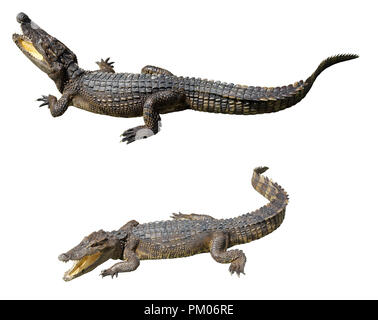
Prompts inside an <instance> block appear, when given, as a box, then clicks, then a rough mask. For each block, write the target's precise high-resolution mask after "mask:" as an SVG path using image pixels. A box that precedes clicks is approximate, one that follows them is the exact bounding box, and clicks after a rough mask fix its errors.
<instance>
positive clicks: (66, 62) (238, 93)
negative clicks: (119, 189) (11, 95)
mask: <svg viewBox="0 0 378 320" xmlns="http://www.w3.org/2000/svg"><path fill="white" fill-rule="evenodd" d="M17 21H18V22H19V23H20V24H21V28H22V31H23V35H17V34H14V35H13V40H14V42H15V43H16V44H17V46H18V47H19V48H20V50H21V51H22V52H23V53H24V54H25V55H26V56H27V57H28V58H29V59H30V60H31V61H32V62H33V63H34V64H36V65H37V66H38V67H39V68H40V69H41V70H43V71H44V72H45V73H47V74H48V75H49V77H50V78H51V79H53V80H54V82H55V84H56V86H57V87H58V89H59V90H60V92H61V93H62V96H61V98H60V99H57V98H56V97H54V96H52V95H49V96H42V98H40V99H38V100H39V101H41V102H42V104H41V106H42V105H48V107H49V109H50V112H51V114H52V116H53V117H58V116H61V115H62V114H63V113H64V112H65V111H66V110H67V108H68V107H69V106H75V107H78V108H81V109H84V110H87V111H91V112H94V113H99V114H104V115H109V116H115V117H125V118H128V117H143V119H144V125H141V126H138V127H135V128H131V129H129V130H126V131H125V132H124V133H123V134H122V135H121V136H122V141H124V142H127V143H130V142H133V141H135V140H138V139H142V138H147V137H149V136H152V135H154V134H156V133H157V132H158V131H159V127H160V114H164V113H169V112H175V111H182V110H186V109H192V110H197V111H205V112H213V113H226V114H244V115H250V114H259V113H269V112H276V111H280V110H283V109H286V108H289V107H291V106H293V105H295V104H296V103H298V102H299V101H301V100H302V99H303V98H304V97H305V96H306V94H307V92H308V91H309V90H310V88H311V86H312V85H313V83H314V81H315V79H316V78H317V76H318V75H319V74H320V73H321V72H322V71H323V70H324V69H326V68H327V67H329V66H331V65H333V64H335V63H338V62H342V61H346V60H351V59H355V58H357V57H358V56H357V55H354V54H342V55H337V56H333V57H330V58H328V59H326V60H324V61H323V62H322V63H321V64H320V65H319V67H318V68H317V69H316V71H315V72H314V73H313V74H312V75H311V76H310V77H309V78H308V79H307V80H306V81H299V82H296V83H294V84H292V85H288V86H283V87H276V88H267V87H253V86H243V85H235V84H228V83H224V82H219V81H209V80H206V79H200V78H189V77H178V76H175V75H173V74H172V73H171V72H169V71H167V70H165V69H162V68H158V67H154V66H146V67H144V68H143V69H142V71H141V73H140V74H132V73H115V72H114V69H113V65H112V64H113V63H112V62H109V59H107V60H101V61H100V62H97V64H98V65H99V67H100V70H99V71H85V70H83V69H81V68H80V67H79V66H78V62H77V58H76V56H75V54H74V53H73V52H72V51H71V50H69V49H68V48H67V47H66V46H65V45H64V44H63V43H61V42H60V41H59V40H57V39H55V38H54V37H52V36H50V35H49V34H47V33H46V32H45V31H44V30H42V29H41V28H39V27H38V26H37V25H36V24H35V23H34V22H33V21H31V20H30V19H29V17H28V16H27V15H26V14H24V13H20V14H18V16H17ZM22 41H24V42H22ZM25 41H27V42H28V43H30V45H28V46H26V47H25V46H24V45H23V43H25ZM30 48H32V50H36V51H37V52H38V53H39V56H38V54H37V56H38V57H39V58H37V57H35V54H34V55H33V54H31V53H30Z"/></svg>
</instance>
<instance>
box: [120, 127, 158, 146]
mask: <svg viewBox="0 0 378 320" xmlns="http://www.w3.org/2000/svg"><path fill="white" fill-rule="evenodd" d="M153 135H154V132H153V131H152V130H151V129H149V128H147V127H146V126H138V127H135V128H131V129H129V130H126V131H125V132H124V133H122V134H121V137H122V140H121V142H127V144H129V143H131V142H134V141H135V140H140V139H145V138H148V137H151V136H153Z"/></svg>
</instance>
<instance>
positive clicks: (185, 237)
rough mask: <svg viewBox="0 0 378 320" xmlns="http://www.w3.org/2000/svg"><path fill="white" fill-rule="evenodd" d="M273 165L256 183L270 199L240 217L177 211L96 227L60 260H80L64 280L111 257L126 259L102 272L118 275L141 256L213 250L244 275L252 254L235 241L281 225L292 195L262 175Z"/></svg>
mask: <svg viewBox="0 0 378 320" xmlns="http://www.w3.org/2000/svg"><path fill="white" fill-rule="evenodd" d="M267 169H268V168H267V167H258V168H256V169H254V171H253V175H252V180H251V182H252V186H253V187H254V188H255V189H256V191H258V192H259V193H260V194H261V195H263V196H264V197H265V198H267V199H268V200H269V203H268V204H266V205H265V206H263V207H261V208H260V209H258V210H255V211H253V212H250V213H246V214H243V215H241V216H238V217H236V218H229V219H215V218H213V217H211V216H209V215H204V214H194V213H192V214H183V213H174V214H173V215H172V218H173V220H166V221H157V222H152V223H145V224H139V223H138V222H137V221H135V220H131V221H129V222H128V223H126V224H125V225H124V226H123V227H121V228H120V229H119V230H115V231H111V232H107V231H103V230H99V231H95V232H92V233H91V234H89V235H88V236H86V237H84V239H83V240H82V241H81V242H80V243H79V244H78V245H77V246H75V247H74V248H72V249H71V250H69V251H67V252H66V253H63V254H61V255H60V256H59V257H58V259H59V260H60V261H63V262H68V261H73V262H74V264H73V266H72V268H71V269H69V270H68V271H67V272H66V273H65V274H64V277H63V279H64V280H65V281H70V280H72V279H75V278H77V277H79V276H82V275H83V274H85V273H88V272H89V271H92V270H93V269H95V268H96V267H97V266H99V265H101V264H102V263H104V262H105V261H107V260H109V259H114V260H123V261H122V262H118V263H116V264H114V265H113V266H112V267H110V268H109V269H105V270H103V271H102V272H101V274H100V275H101V276H102V277H105V276H111V277H112V278H113V277H114V276H116V277H118V273H120V272H130V271H134V270H136V269H137V268H138V267H139V264H140V260H153V259H171V258H181V257H188V256H193V255H195V254H199V253H208V252H210V254H211V256H212V257H213V259H214V260H215V261H217V262H219V263H230V267H229V271H230V272H231V274H233V273H236V274H237V275H238V276H239V275H240V274H241V273H242V274H244V266H245V263H246V256H245V254H244V253H243V251H241V250H239V249H232V250H228V248H230V247H233V246H235V245H240V244H244V243H248V242H251V241H253V240H257V239H260V238H262V237H264V236H266V235H267V234H269V233H271V232H273V231H274V230H275V229H277V228H278V227H279V226H280V225H281V223H282V221H283V219H284V217H285V210H286V206H287V204H288V200H289V198H288V195H287V193H286V192H285V190H284V189H283V188H282V187H281V186H279V185H278V184H277V183H275V182H272V181H271V180H270V179H269V178H267V177H266V176H264V175H262V173H264V172H265V171H266V170H267Z"/></svg>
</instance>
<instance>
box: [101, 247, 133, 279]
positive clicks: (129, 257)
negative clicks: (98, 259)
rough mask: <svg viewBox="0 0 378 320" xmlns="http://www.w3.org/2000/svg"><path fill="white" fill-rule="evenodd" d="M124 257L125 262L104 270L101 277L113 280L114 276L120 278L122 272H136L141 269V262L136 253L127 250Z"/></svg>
mask: <svg viewBox="0 0 378 320" xmlns="http://www.w3.org/2000/svg"><path fill="white" fill-rule="evenodd" d="M123 257H124V260H125V261H122V262H118V263H116V264H115V265H113V266H112V267H110V268H109V269H106V270H102V271H101V274H100V276H102V277H106V276H111V277H112V279H113V277H114V276H116V277H118V273H120V272H130V271H134V270H135V269H137V268H138V267H139V264H140V261H139V258H138V256H137V255H136V253H135V252H134V251H132V250H130V249H128V248H125V250H124V252H123Z"/></svg>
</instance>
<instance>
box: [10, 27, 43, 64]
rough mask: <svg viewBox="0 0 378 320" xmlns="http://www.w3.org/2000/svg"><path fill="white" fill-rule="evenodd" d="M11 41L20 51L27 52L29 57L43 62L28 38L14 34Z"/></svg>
mask: <svg viewBox="0 0 378 320" xmlns="http://www.w3.org/2000/svg"><path fill="white" fill-rule="evenodd" d="M13 40H14V42H15V43H16V44H17V46H18V47H19V48H20V49H21V50H22V51H24V52H27V53H28V54H29V55H30V56H32V57H33V58H35V59H37V60H39V61H43V56H42V55H41V54H40V53H39V52H38V50H37V49H36V48H35V47H34V45H33V43H32V41H31V40H30V39H29V38H28V37H26V36H24V35H20V34H16V33H15V34H14V35H13Z"/></svg>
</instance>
